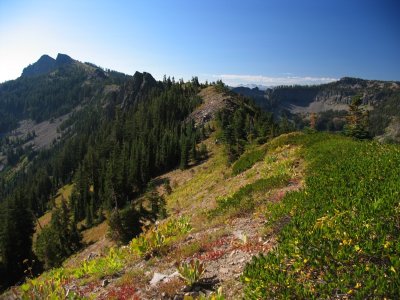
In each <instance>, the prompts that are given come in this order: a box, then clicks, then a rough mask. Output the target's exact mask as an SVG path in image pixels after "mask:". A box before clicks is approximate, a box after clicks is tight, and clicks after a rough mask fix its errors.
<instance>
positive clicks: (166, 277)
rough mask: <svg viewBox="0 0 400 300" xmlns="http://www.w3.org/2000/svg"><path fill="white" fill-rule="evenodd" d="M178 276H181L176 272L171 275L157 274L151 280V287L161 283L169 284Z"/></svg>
mask: <svg viewBox="0 0 400 300" xmlns="http://www.w3.org/2000/svg"><path fill="white" fill-rule="evenodd" d="M178 276H179V273H178V272H174V273H172V274H171V275H167V274H162V273H157V272H155V273H154V275H153V278H152V279H151V280H150V285H156V284H158V283H159V282H169V281H170V280H171V279H172V278H174V277H178Z"/></svg>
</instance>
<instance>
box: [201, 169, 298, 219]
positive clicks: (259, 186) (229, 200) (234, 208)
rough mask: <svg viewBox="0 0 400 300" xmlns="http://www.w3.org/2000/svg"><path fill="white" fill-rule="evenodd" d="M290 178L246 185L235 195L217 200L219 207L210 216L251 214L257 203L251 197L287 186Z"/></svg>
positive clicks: (278, 177) (267, 179) (280, 176)
mask: <svg viewBox="0 0 400 300" xmlns="http://www.w3.org/2000/svg"><path fill="white" fill-rule="evenodd" d="M289 179H290V177H289V176H288V175H287V174H279V175H276V176H272V177H268V178H262V179H258V180H257V181H255V182H253V183H250V184H248V185H245V186H244V187H242V188H240V189H239V190H238V191H237V192H235V193H234V194H233V195H231V196H228V197H222V198H219V199H217V207H216V208H215V209H214V210H211V211H210V212H209V216H218V215H221V214H226V213H227V212H229V213H235V212H240V213H246V212H251V211H252V210H253V209H254V207H255V205H256V202H255V201H254V200H253V198H252V197H251V196H252V195H253V194H254V193H259V192H267V191H269V190H271V189H273V188H277V187H281V186H285V185H286V184H287V183H288V181H289Z"/></svg>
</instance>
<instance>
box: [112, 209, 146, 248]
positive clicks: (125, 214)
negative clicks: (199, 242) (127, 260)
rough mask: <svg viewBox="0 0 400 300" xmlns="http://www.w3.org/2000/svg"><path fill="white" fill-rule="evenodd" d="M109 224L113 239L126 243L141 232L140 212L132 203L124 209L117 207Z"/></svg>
mask: <svg viewBox="0 0 400 300" xmlns="http://www.w3.org/2000/svg"><path fill="white" fill-rule="evenodd" d="M108 225H109V236H110V237H111V239H112V240H114V241H117V242H119V243H122V244H126V243H128V242H129V241H130V240H131V239H132V238H133V237H134V236H136V235H138V234H139V233H140V232H141V223H140V214H139V213H138V212H137V211H136V210H135V209H134V208H133V207H132V206H131V205H129V206H127V207H125V208H124V209H122V210H117V209H115V210H114V211H113V212H112V213H111V216H110V219H109V221H108Z"/></svg>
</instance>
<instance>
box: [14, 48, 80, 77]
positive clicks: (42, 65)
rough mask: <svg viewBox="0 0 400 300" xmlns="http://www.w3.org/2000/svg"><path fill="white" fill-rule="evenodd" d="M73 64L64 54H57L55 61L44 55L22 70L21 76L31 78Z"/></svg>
mask: <svg viewBox="0 0 400 300" xmlns="http://www.w3.org/2000/svg"><path fill="white" fill-rule="evenodd" d="M74 62H75V60H73V59H72V58H71V57H69V56H68V55H66V54H61V53H59V54H58V55H57V58H56V59H54V58H52V57H50V56H48V55H47V54H45V55H42V56H41V57H40V58H39V60H38V61H37V62H35V63H33V64H31V65H29V66H27V67H26V68H24V70H23V71H22V75H21V76H22V77H32V76H39V75H43V74H48V73H50V72H53V71H54V70H56V69H57V68H59V67H62V66H65V65H70V64H72V63H74Z"/></svg>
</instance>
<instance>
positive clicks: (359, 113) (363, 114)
mask: <svg viewBox="0 0 400 300" xmlns="http://www.w3.org/2000/svg"><path fill="white" fill-rule="evenodd" d="M361 104H362V96H360V95H359V96H355V97H353V99H352V101H351V104H350V105H349V114H348V116H347V117H346V119H347V124H346V125H345V126H344V133H345V134H346V135H347V136H351V137H355V138H358V139H366V138H368V137H369V133H368V131H367V130H368V115H369V114H368V111H366V110H364V109H362V108H361Z"/></svg>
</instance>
